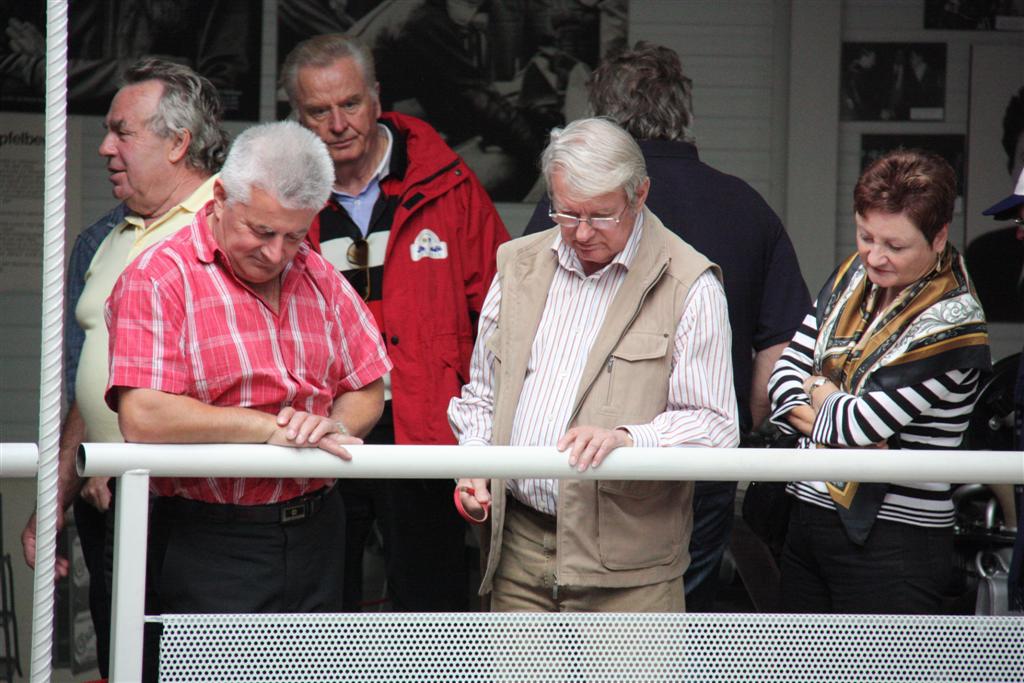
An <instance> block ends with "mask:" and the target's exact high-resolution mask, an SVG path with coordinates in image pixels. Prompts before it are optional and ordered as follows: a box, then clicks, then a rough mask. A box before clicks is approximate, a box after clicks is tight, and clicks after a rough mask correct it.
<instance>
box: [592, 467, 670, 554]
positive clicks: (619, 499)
mask: <svg viewBox="0 0 1024 683" xmlns="http://www.w3.org/2000/svg"><path fill="white" fill-rule="evenodd" d="M682 487H683V483H682V482H678V481H602V482H598V485H597V545H598V552H599V554H600V557H601V564H602V565H604V566H605V567H606V568H608V569H611V570H629V569H646V568H648V567H656V566H660V565H665V564H671V563H672V562H674V561H675V560H676V559H677V558H678V557H679V552H680V550H681V540H682V534H683V509H682V502H681V501H682Z"/></svg>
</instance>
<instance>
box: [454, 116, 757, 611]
mask: <svg viewBox="0 0 1024 683" xmlns="http://www.w3.org/2000/svg"><path fill="white" fill-rule="evenodd" d="M541 164H542V171H543V173H544V178H545V181H546V182H547V186H548V194H549V195H550V197H551V212H550V216H551V219H552V220H553V221H554V223H555V224H556V227H554V228H552V229H550V230H548V231H546V232H542V233H539V234H536V235H531V236H529V237H525V238H522V239H519V240H515V241H514V242H510V243H508V244H506V245H504V246H502V247H501V248H499V250H498V275H497V276H496V277H495V279H494V282H493V283H492V284H491V288H490V291H489V292H488V294H487V299H486V300H485V302H484V306H483V311H482V312H481V315H480V330H479V334H478V336H477V342H476V347H475V349H474V352H473V359H472V365H471V369H470V381H469V384H467V385H466V386H465V387H463V390H462V396H461V397H460V398H455V399H452V401H451V403H450V405H449V407H448V418H449V421H450V422H451V424H452V429H453V430H454V431H455V434H456V435H457V436H458V438H459V443H460V444H466V445H488V444H494V445H521V446H550V445H556V446H557V448H558V450H560V451H563V452H567V454H568V467H570V468H575V469H577V470H579V471H583V470H586V469H587V468H588V467H598V466H599V465H600V464H601V462H602V461H603V460H604V459H605V458H606V457H608V456H609V454H610V453H611V452H612V451H613V450H614V449H616V448H618V447H620V446H638V447H678V446H701V447H719V448H724V447H733V446H736V445H737V444H738V442H739V428H738V419H737V407H736V397H735V393H734V391H733V388H732V365H731V360H730V345H731V333H730V329H729V320H728V312H727V308H726V302H725V294H724V291H723V289H722V285H721V282H720V281H719V271H718V268H717V266H715V265H714V264H712V263H711V262H710V261H708V260H707V259H706V258H704V257H703V256H702V255H701V254H699V253H698V252H696V251H695V250H694V249H693V248H691V247H690V246H689V245H687V244H686V243H685V242H683V241H682V240H680V239H679V238H678V237H676V236H675V235H673V234H672V233H671V232H670V231H669V230H668V229H667V228H665V226H663V225H662V224H661V222H660V221H659V220H658V218H657V217H656V216H654V214H652V213H651V212H650V211H649V210H647V209H646V208H645V207H644V202H645V200H646V198H647V194H648V190H649V189H650V180H649V178H648V177H647V169H646V166H645V163H644V157H643V154H642V153H641V151H640V149H639V147H638V146H637V144H636V142H635V141H634V140H633V138H632V137H631V136H630V135H629V134H628V133H626V132H625V131H623V130H622V129H621V128H619V127H618V126H617V125H616V124H614V123H611V122H610V121H607V120H603V119H584V120H580V121H576V122H573V123H571V124H569V125H568V126H566V128H565V129H564V130H558V129H556V130H554V131H553V132H552V134H551V142H550V144H549V145H548V147H547V149H546V150H545V151H544V155H543V157H542V160H541ZM679 457H686V451H684V450H680V451H679ZM458 487H459V491H460V494H459V500H460V503H461V505H462V506H463V508H464V509H465V511H466V513H467V514H468V515H470V516H482V515H483V509H484V507H486V506H487V505H491V506H492V508H493V514H492V517H491V531H490V549H489V555H488V558H487V566H486V569H485V571H484V576H483V582H482V585H481V588H480V592H481V594H487V593H490V594H491V609H492V610H494V611H622V612H638V611H645V612H666V611H683V609H684V607H685V600H684V597H683V581H682V575H683V572H684V570H685V569H686V566H687V564H688V562H689V555H688V552H687V545H688V541H689V536H690V529H691V526H692V507H691V498H692V495H693V484H692V482H673V481H581V480H553V479H552V480H546V479H517V480H508V481H505V480H499V479H495V480H490V481H488V480H486V479H461V480H459V483H458Z"/></svg>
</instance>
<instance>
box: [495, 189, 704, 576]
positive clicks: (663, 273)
mask: <svg viewBox="0 0 1024 683" xmlns="http://www.w3.org/2000/svg"><path fill="white" fill-rule="evenodd" d="M556 230H557V229H552V230H549V231H546V232H543V233H540V234H537V235H533V236H530V237H526V238H523V239H519V240H515V241H513V242H509V243H507V244H505V245H502V246H501V247H500V248H499V249H498V277H500V278H501V308H500V311H499V314H498V329H497V331H496V332H495V333H494V335H493V336H492V337H491V338H490V339H489V340H488V341H487V346H488V348H489V349H490V350H491V351H493V353H494V356H495V364H494V365H495V367H494V383H495V405H494V426H493V436H492V443H493V444H495V445H508V443H509V438H510V435H511V433H512V421H513V418H514V416H515V411H516V405H517V403H518V401H519V397H520V395H521V393H522V389H523V382H524V379H525V376H526V367H527V361H528V360H529V354H530V348H531V346H532V344H533V339H534V336H535V335H536V333H537V328H538V326H539V324H540V319H541V314H542V313H543V311H544V305H545V302H546V299H547V294H548V289H549V287H550V285H551V281H552V279H553V277H554V273H555V269H556V268H557V267H558V261H557V257H556V255H555V253H554V251H553V250H552V249H551V244H552V242H553V241H554V239H555V234H556ZM708 268H713V269H715V272H716V274H718V275H719V277H721V275H720V272H719V271H718V267H717V266H715V265H714V264H712V263H711V262H710V261H708V260H707V259H706V258H705V257H704V256H703V255H701V254H700V253H698V252H697V251H696V250H694V249H693V248H692V247H690V246H689V245H688V244H686V243H685V242H683V241H682V240H680V239H679V238H678V237H676V236H675V235H674V234H672V233H671V232H670V231H669V230H668V229H666V228H665V226H664V225H662V224H661V221H660V220H658V218H657V217H656V216H655V215H654V214H652V213H651V212H650V211H648V210H647V209H644V227H643V234H642V235H641V238H640V244H639V246H638V249H637V252H636V255H635V257H634V259H633V262H632V263H631V264H629V272H628V274H627V275H626V279H625V281H624V282H623V283H622V286H621V288H620V289H619V291H618V293H617V294H616V296H615V299H614V300H613V301H612V303H611V305H610V308H609V310H608V313H607V316H606V317H605V320H604V324H603V325H602V326H601V330H600V331H599V332H598V336H597V339H596V340H595V341H594V345H593V347H592V349H591V352H590V357H589V358H588V360H587V364H586V367H585V368H584V371H583V377H582V379H581V380H580V386H579V389H578V391H577V394H576V401H575V405H574V406H573V412H572V416H571V417H570V420H569V427H573V426H577V425H595V426H599V427H605V428H612V427H615V426H617V425H622V424H645V423H648V422H650V421H651V420H652V419H654V417H655V416H657V415H659V414H660V413H662V412H664V411H665V407H666V404H667V399H668V380H669V374H670V371H671V365H672V348H673V343H674V339H675V332H676V327H677V326H678V324H679V320H680V318H681V317H682V314H683V304H684V302H685V301H686V295H687V292H688V291H689V289H690V286H691V285H692V284H693V282H694V280H696V279H697V277H698V276H699V275H700V274H701V273H703V272H704V271H705V270H707V269H708ZM611 457H616V456H615V455H612V456H611ZM491 492H492V495H493V504H492V518H491V519H492V525H491V535H490V552H489V555H488V559H487V569H486V571H485V573H484V577H483V582H482V584H481V587H480V592H481V593H486V592H489V591H490V590H491V582H492V579H493V577H494V571H495V569H496V568H497V566H498V560H499V558H500V555H501V542H502V533H503V527H504V520H505V498H506V490H505V481H504V480H501V479H495V480H493V481H492V482H491ZM692 498H693V483H692V482H678V481H600V482H597V481H576V480H560V481H559V483H558V514H557V518H558V532H557V557H558V567H557V570H556V578H557V581H558V584H559V585H563V586H600V587H624V586H642V585H646V584H651V583H657V582H660V581H667V580H669V579H673V578H676V577H678V576H681V575H682V573H683V571H685V569H686V566H687V565H688V564H689V560H690V557H689V553H688V552H687V547H688V545H689V539H690V531H691V528H692V526H693V511H692Z"/></svg>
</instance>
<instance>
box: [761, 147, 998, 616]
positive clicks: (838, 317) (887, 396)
mask: <svg viewBox="0 0 1024 683" xmlns="http://www.w3.org/2000/svg"><path fill="white" fill-rule="evenodd" d="M955 197H956V177H955V175H954V173H953V170H952V168H950V166H949V164H947V163H946V162H945V161H943V160H942V159H941V158H939V157H937V156H934V155H932V154H928V153H924V152H918V151H904V150H900V151H897V152H893V153H890V154H888V155H886V156H884V157H882V158H880V159H878V160H877V161H875V162H874V163H872V164H871V165H870V166H869V167H868V168H867V169H866V170H865V171H864V173H863V175H862V176H861V178H860V180H859V181H858V182H857V185H856V187H855V189H854V209H855V212H856V215H855V218H856V226H857V252H856V253H855V254H853V255H851V256H850V257H849V258H847V259H846V260H845V261H843V263H842V264H841V265H840V266H839V268H837V269H836V271H835V272H834V273H833V274H832V276H831V277H830V278H829V280H828V282H826V283H825V286H824V287H823V288H822V290H821V292H820V293H819V295H818V299H817V302H816V304H815V307H814V310H813V311H811V313H810V314H809V315H808V316H807V318H806V319H805V320H804V322H803V325H802V326H801V328H800V330H799V331H798V332H797V334H796V336H794V338H793V340H792V342H790V345H789V347H788V348H787V349H786V351H785V352H784V353H783V355H782V357H781V358H780V359H779V362H778V363H777V364H776V366H775V370H774V372H773V373H772V376H771V380H770V381H769V385H768V390H769V394H770V396H771V400H772V421H773V422H774V423H775V424H777V425H778V426H779V427H780V428H781V429H782V430H783V431H784V432H787V433H793V434H800V435H801V438H800V445H801V447H804V448H868V447H872V446H874V447H878V448H888V449H900V448H919V449H936V448H957V447H958V446H959V445H960V442H961V440H962V437H963V432H964V430H965V429H966V428H967V424H968V421H969V418H970V413H971V409H972V407H973V404H974V400H975V398H976V396H977V391H978V388H979V387H978V384H979V379H980V378H981V376H982V374H983V373H985V372H987V371H988V370H989V368H990V364H991V360H990V355H989V348H988V336H987V333H986V326H985V317H984V313H983V311H982V309H981V305H980V304H979V303H978V300H977V298H976V297H975V294H974V291H973V287H972V285H971V283H970V280H969V279H968V276H967V271H966V269H965V267H964V263H963V259H962V258H961V257H960V255H959V254H958V253H957V251H956V249H955V248H954V247H953V246H952V245H951V244H950V243H949V242H948V236H949V222H950V219H951V218H952V215H953V202H954V199H955ZM893 457H894V458H895V457H899V454H898V453H893ZM787 491H788V492H789V493H790V494H791V495H793V496H795V497H796V499H797V502H796V503H795V504H794V506H793V512H792V515H791V517H790V525H789V530H788V535H787V538H786V544H785V547H784V549H783V556H782V567H781V569H782V605H783V609H785V610H787V611H792V612H847V613H849V612H857V613H908V614H910V613H935V612H937V611H939V609H940V607H941V598H942V595H943V593H944V591H945V589H946V588H947V586H948V583H949V581H950V578H951V569H952V552H953V533H952V527H953V519H954V516H953V504H952V501H951V499H950V486H949V485H948V484H935V483H914V484H876V483H858V482H836V481H832V482H811V481H802V482H792V483H790V484H789V486H788V487H787Z"/></svg>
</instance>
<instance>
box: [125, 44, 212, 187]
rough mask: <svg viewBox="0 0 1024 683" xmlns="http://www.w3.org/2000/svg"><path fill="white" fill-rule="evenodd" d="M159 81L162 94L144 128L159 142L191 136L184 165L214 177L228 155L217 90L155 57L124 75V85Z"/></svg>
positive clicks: (182, 68)
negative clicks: (160, 140)
mask: <svg viewBox="0 0 1024 683" xmlns="http://www.w3.org/2000/svg"><path fill="white" fill-rule="evenodd" d="M145 81H158V82H159V83H161V84H163V86H164V90H163V93H162V94H161V95H160V101H159V103H157V106H156V111H155V112H154V114H153V116H151V117H150V119H149V121H148V122H147V124H146V125H147V127H148V128H149V129H150V130H151V131H153V133H154V134H156V135H159V136H160V137H162V138H170V137H174V136H175V135H181V134H182V133H184V132H185V131H188V132H189V134H190V135H191V136H192V140H191V142H190V143H189V146H188V151H187V152H186V153H185V163H186V164H188V165H189V166H190V167H192V168H195V169H198V170H200V171H205V172H207V173H210V174H213V173H216V172H217V171H219V170H220V167H221V165H222V164H223V163H224V157H225V156H227V151H228V136H227V133H225V132H224V129H223V128H221V125H220V124H221V116H222V114H223V111H224V109H223V105H222V104H221V101H220V95H218V93H217V89H216V88H215V87H214V86H213V84H212V83H210V81H208V80H207V79H206V78H204V77H203V76H200V75H199V74H197V73H196V72H195V71H193V70H192V69H190V68H188V67H187V66H185V65H184V64H177V63H175V62H169V61H166V60H163V59H157V58H155V57H146V58H144V59H141V60H139V61H138V62H136V63H135V64H133V65H132V66H131V67H129V68H128V70H127V71H126V72H125V73H124V76H123V77H122V83H123V85H136V84H138V83H143V82H145Z"/></svg>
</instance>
